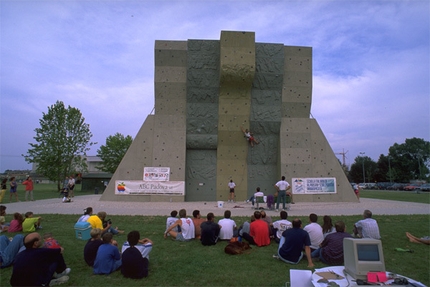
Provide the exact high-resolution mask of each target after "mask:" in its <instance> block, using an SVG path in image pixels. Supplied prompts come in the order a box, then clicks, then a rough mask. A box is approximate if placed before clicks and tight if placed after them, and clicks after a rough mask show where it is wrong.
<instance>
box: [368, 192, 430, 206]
mask: <svg viewBox="0 0 430 287" xmlns="http://www.w3.org/2000/svg"><path fill="white" fill-rule="evenodd" d="M360 197H364V198H375V199H385V200H397V201H403V202H418V203H427V204H430V192H420V193H416V192H413V191H397V190H362V191H360Z"/></svg>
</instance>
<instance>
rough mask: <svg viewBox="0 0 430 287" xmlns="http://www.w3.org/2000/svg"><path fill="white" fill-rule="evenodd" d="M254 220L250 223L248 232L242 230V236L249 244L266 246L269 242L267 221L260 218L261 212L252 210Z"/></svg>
mask: <svg viewBox="0 0 430 287" xmlns="http://www.w3.org/2000/svg"><path fill="white" fill-rule="evenodd" d="M254 217H255V221H254V222H252V223H251V226H250V230H249V234H248V233H246V232H244V233H243V235H242V236H243V238H244V239H245V240H247V241H248V242H249V244H253V245H257V246H259V247H260V246H266V245H269V244H270V237H269V228H268V226H267V222H265V221H263V220H261V212H260V211H258V210H257V211H255V212H254Z"/></svg>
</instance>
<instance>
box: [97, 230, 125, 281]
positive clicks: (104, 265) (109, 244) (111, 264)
mask: <svg viewBox="0 0 430 287" xmlns="http://www.w3.org/2000/svg"><path fill="white" fill-rule="evenodd" d="M112 238H113V235H112V233H110V232H107V233H105V234H103V236H102V240H103V244H102V245H100V247H99V249H98V250H97V255H96V259H95V260H94V266H93V273H94V274H99V275H103V274H106V275H107V274H111V273H112V272H114V271H116V270H118V269H119V268H121V265H122V262H121V255H120V254H119V250H118V247H117V246H115V245H114V244H115V242H114V240H112Z"/></svg>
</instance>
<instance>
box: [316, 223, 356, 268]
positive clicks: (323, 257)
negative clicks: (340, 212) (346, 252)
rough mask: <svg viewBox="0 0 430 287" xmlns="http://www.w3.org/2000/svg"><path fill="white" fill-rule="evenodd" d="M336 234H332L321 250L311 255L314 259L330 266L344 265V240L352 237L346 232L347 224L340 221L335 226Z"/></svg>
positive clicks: (324, 241) (322, 244) (321, 245)
mask: <svg viewBox="0 0 430 287" xmlns="http://www.w3.org/2000/svg"><path fill="white" fill-rule="evenodd" d="M335 228H336V232H334V233H330V234H329V235H327V237H326V238H324V240H323V242H321V244H320V248H318V249H316V250H315V251H313V252H312V253H311V256H312V258H317V260H318V259H319V260H320V261H321V262H322V263H324V264H328V265H343V239H344V238H350V237H352V236H351V234H349V233H346V232H345V229H346V227H345V223H344V222H343V221H338V222H336V224H335Z"/></svg>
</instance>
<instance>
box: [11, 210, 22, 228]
mask: <svg viewBox="0 0 430 287" xmlns="http://www.w3.org/2000/svg"><path fill="white" fill-rule="evenodd" d="M23 222H24V217H23V216H22V214H21V213H19V212H15V213H14V214H13V219H12V220H11V221H10V225H9V229H8V232H20V231H22V223H23Z"/></svg>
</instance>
